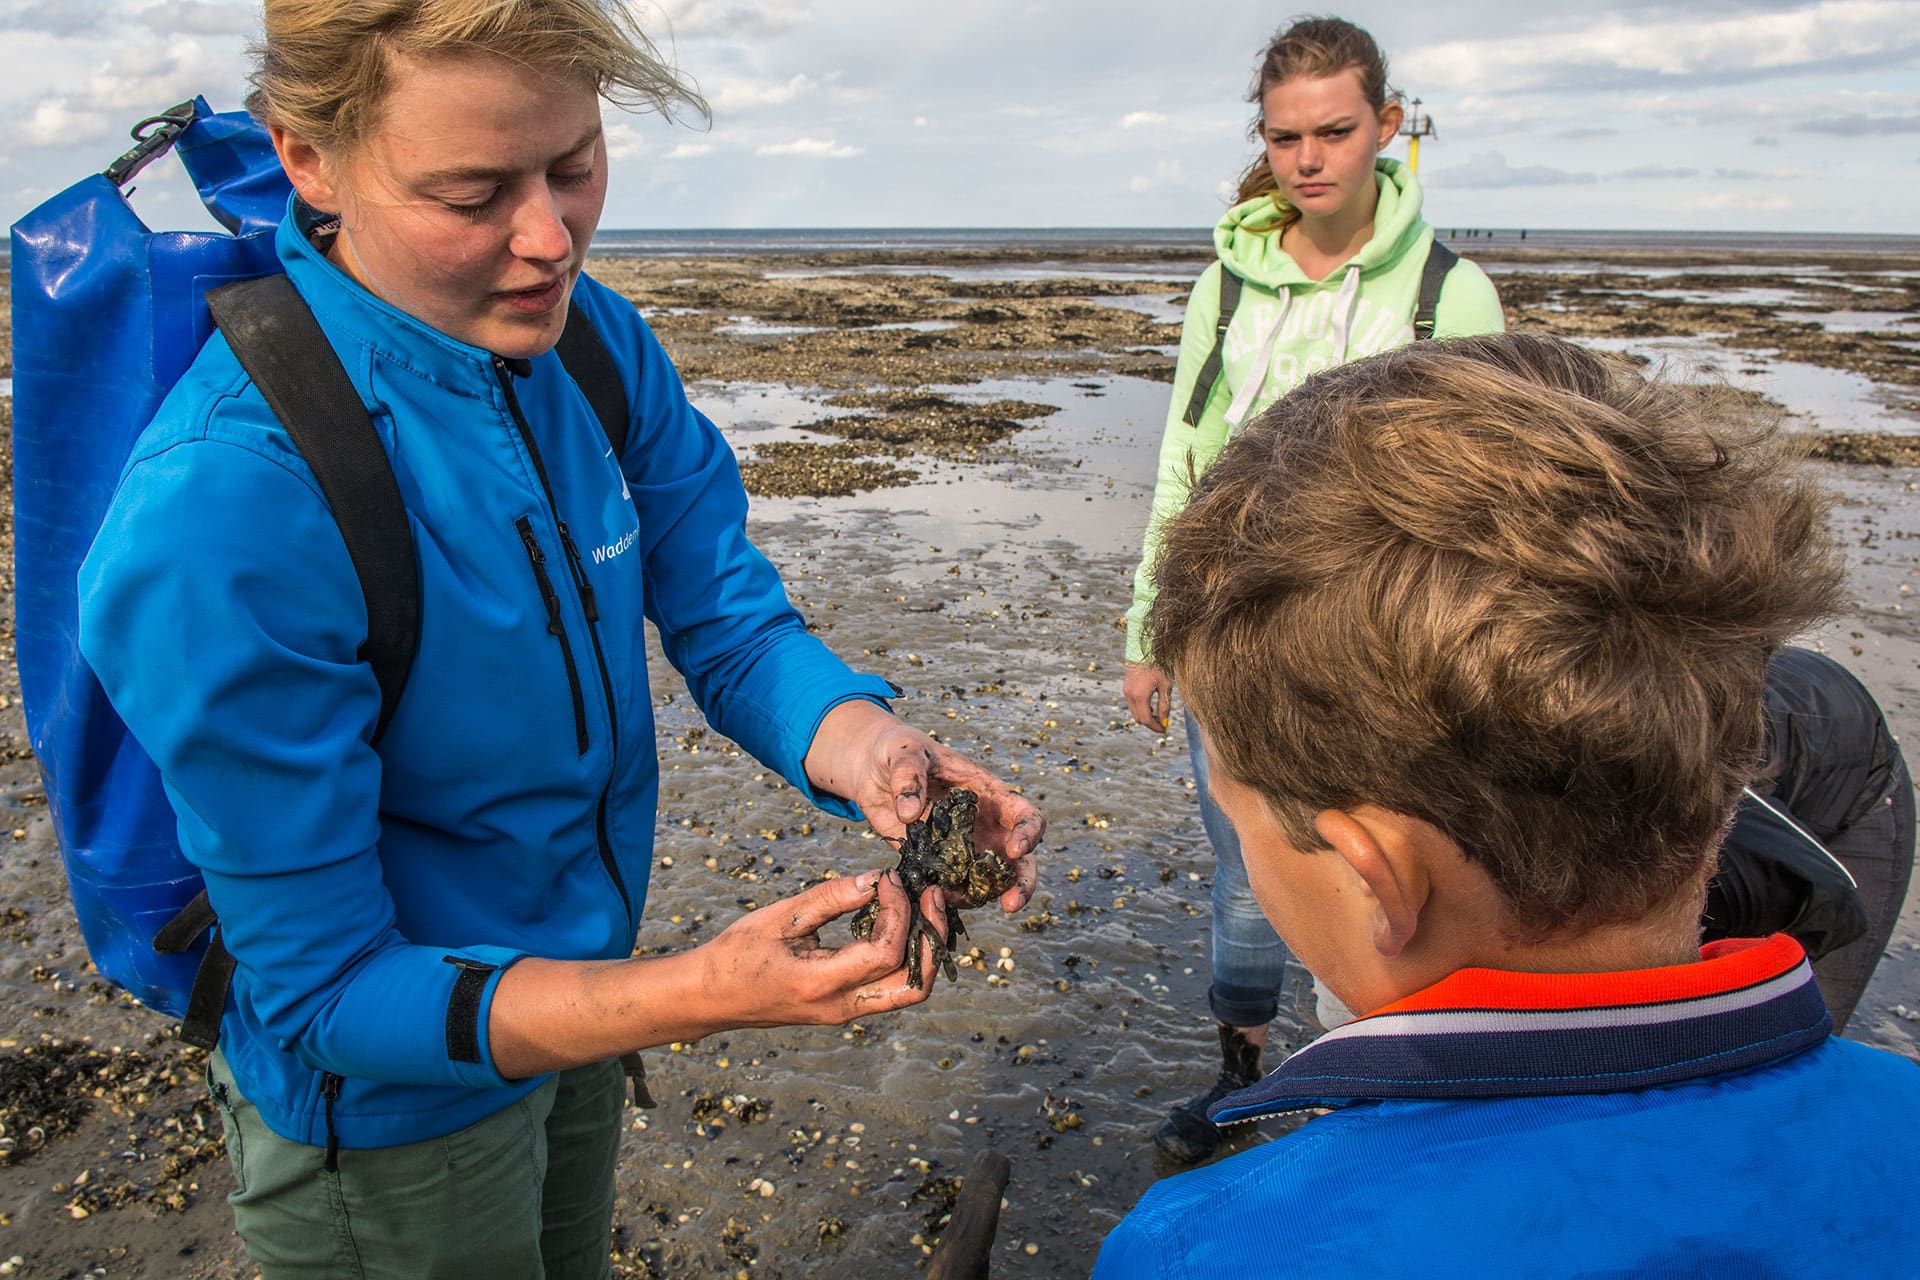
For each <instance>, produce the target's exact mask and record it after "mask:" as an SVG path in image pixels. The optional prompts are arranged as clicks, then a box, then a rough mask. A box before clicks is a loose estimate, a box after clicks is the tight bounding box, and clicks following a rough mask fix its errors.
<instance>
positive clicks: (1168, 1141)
mask: <svg viewBox="0 0 1920 1280" xmlns="http://www.w3.org/2000/svg"><path fill="white" fill-rule="evenodd" d="M1219 1025H1220V1060H1221V1067H1220V1078H1219V1079H1218V1080H1215V1081H1214V1082H1213V1088H1211V1089H1209V1090H1207V1091H1206V1092H1205V1093H1203V1094H1201V1095H1200V1096H1199V1097H1197V1098H1188V1099H1187V1100H1186V1101H1185V1102H1183V1103H1181V1104H1180V1105H1179V1106H1177V1107H1175V1108H1174V1109H1173V1110H1172V1111H1170V1112H1168V1113H1167V1118H1166V1119H1165V1120H1163V1121H1161V1122H1160V1128H1159V1129H1158V1130H1157V1131H1156V1132H1155V1133H1154V1135H1153V1145H1154V1146H1155V1147H1157V1148H1158V1149H1159V1151H1160V1154H1161V1155H1163V1156H1165V1157H1166V1158H1167V1159H1168V1160H1170V1161H1172V1162H1174V1163H1175V1164H1183V1165H1185V1164H1198V1163H1200V1162H1201V1161H1202V1160H1205V1159H1206V1158H1207V1157H1208V1156H1211V1155H1212V1154H1213V1153H1214V1152H1215V1151H1217V1150H1219V1148H1220V1143H1221V1142H1222V1141H1223V1135H1222V1134H1221V1132H1220V1129H1219V1128H1218V1127H1217V1126H1215V1124H1214V1123H1213V1121H1211V1120H1209V1119H1207V1108H1208V1107H1210V1106H1212V1105H1213V1104H1214V1103H1216V1102H1218V1101H1220V1099H1222V1098H1224V1097H1226V1096H1227V1095H1228V1094H1230V1093H1232V1092H1234V1091H1235V1090H1237V1089H1244V1088H1246V1087H1247V1086H1248V1085H1250V1084H1252V1083H1253V1082H1254V1081H1256V1080H1258V1079H1259V1078H1260V1046H1259V1045H1257V1044H1255V1043H1253V1041H1251V1040H1249V1039H1247V1038H1246V1037H1245V1036H1243V1035H1241V1034H1240V1030H1239V1028H1237V1027H1230V1026H1228V1025H1227V1024H1226V1023H1224V1022H1222V1023H1220V1024H1219Z"/></svg>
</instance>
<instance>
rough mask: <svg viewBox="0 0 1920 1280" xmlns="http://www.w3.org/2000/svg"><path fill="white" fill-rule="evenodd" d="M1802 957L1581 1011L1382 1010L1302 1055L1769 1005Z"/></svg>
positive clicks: (1795, 980) (1792, 981)
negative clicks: (1744, 983)
mask: <svg viewBox="0 0 1920 1280" xmlns="http://www.w3.org/2000/svg"><path fill="white" fill-rule="evenodd" d="M1806 968H1807V966H1806V963H1805V962H1804V961H1803V962H1801V964H1800V965H1799V966H1797V967H1796V968H1794V969H1790V970H1788V971H1787V972H1786V973H1783V974H1780V975H1779V976H1778V977H1774V978H1769V979H1767V980H1766V981H1765V982H1758V983H1755V984H1753V985H1752V986H1748V987H1742V988H1739V989H1736V990H1732V991H1721V992H1716V993H1714V994H1712V995H1704V996H1688V997H1686V998H1685V999H1682V1000H1672V1001H1663V1002H1662V1003H1660V1004H1626V1005H1620V1004H1616V1005H1587V1006H1584V1007H1582V1008H1578V1009H1425V1010H1420V1011H1418V1012H1413V1013H1387V1014H1377V1015H1375V1016H1374V1017H1371V1018H1361V1019H1358V1020H1356V1021H1353V1022H1349V1023H1347V1024H1346V1025H1345V1026H1342V1027H1337V1028H1335V1029H1334V1030H1332V1031H1329V1032H1328V1033H1327V1034H1326V1035H1324V1036H1322V1037H1320V1039H1318V1040H1316V1041H1314V1042H1313V1043H1312V1044H1310V1045H1308V1046H1307V1047H1306V1048H1304V1049H1302V1050H1301V1051H1300V1052H1301V1053H1314V1052H1317V1051H1320V1050H1321V1049H1322V1048H1323V1047H1326V1046H1329V1045H1331V1044H1336V1043H1338V1042H1340V1041H1342V1040H1349V1039H1359V1038H1362V1037H1366V1036H1423V1035H1450V1034H1454V1033H1457V1032H1461V1031H1532V1030H1555V1029H1560V1028H1571V1027H1627V1026H1649V1025H1655V1024H1660V1023H1668V1022H1672V1021H1673V1020H1674V1018H1675V1015H1676V1013H1679V1014H1680V1015H1682V1016H1685V1017H1699V1016H1703V1015H1706V1014H1713V1013H1722V1012H1727V1011H1731V1010H1736V1009H1745V1008H1751V1007H1753V1006H1756V1005H1760V1004H1764V1003H1766V1002H1767V1001H1769V1000H1771V999H1773V998H1775V997H1776V996H1778V995H1780V994H1781V993H1783V992H1785V991H1788V990H1790V989H1792V988H1794V987H1797V986H1799V985H1800V984H1801V983H1802V982H1804V981H1805V980H1806V976H1807V975H1806V973H1804V972H1802V971H1803V970H1805V969H1806Z"/></svg>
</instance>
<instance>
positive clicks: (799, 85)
mask: <svg viewBox="0 0 1920 1280" xmlns="http://www.w3.org/2000/svg"><path fill="white" fill-rule="evenodd" d="M819 87H820V86H819V84H818V82H816V81H815V80H814V79H813V78H812V77H811V76H808V75H806V74H805V73H804V72H803V73H801V74H799V75H796V76H793V77H791V78H789V79H788V80H787V81H786V82H785V83H783V84H764V83H761V82H759V81H756V80H738V79H734V80H723V81H721V82H720V83H719V86H718V87H717V88H714V89H710V90H708V91H707V93H706V97H707V105H708V106H710V107H712V108H713V109H714V110H715V111H752V110H754V109H755V108H757V107H780V106H785V105H786V104H787V103H789V102H792V101H793V100H794V99H795V98H797V97H799V96H800V95H802V94H805V93H812V92H813V91H815V90H816V89H818V88H819Z"/></svg>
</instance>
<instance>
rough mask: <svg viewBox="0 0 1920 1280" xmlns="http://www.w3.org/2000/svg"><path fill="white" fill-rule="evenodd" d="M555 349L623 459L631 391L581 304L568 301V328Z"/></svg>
mask: <svg viewBox="0 0 1920 1280" xmlns="http://www.w3.org/2000/svg"><path fill="white" fill-rule="evenodd" d="M553 349H554V351H555V352H556V353H557V354H558V355H559V356H560V363H561V364H563V365H565V366H566V367H567V372H568V373H569V374H571V375H573V380H574V381H575V382H577V383H579V384H580V390H582V391H583V392H585V393H586V396H587V403H588V404H590V405H592V406H593V412H594V414H595V416H597V417H598V418H599V419H600V429H601V430H602V431H604V432H606V433H607V443H608V444H609V445H612V446H613V456H614V457H615V458H619V457H620V456H621V455H622V454H624V453H625V452H626V451H627V417H628V410H627V393H626V391H625V390H624V389H623V388H622V387H621V386H620V370H619V368H618V367H617V366H616V365H615V364H614V362H613V353H612V352H610V351H608V350H607V344H606V343H605V342H604V341H603V340H602V339H601V337H600V331H599V330H598V329H596V328H594V327H593V321H591V320H589V319H587V313H586V312H584V311H582V310H581V309H580V304H579V303H577V302H569V303H568V304H567V327H566V328H564V329H562V330H561V331H560V341H559V342H557V343H555V344H554V348H553Z"/></svg>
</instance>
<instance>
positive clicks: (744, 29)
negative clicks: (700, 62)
mask: <svg viewBox="0 0 1920 1280" xmlns="http://www.w3.org/2000/svg"><path fill="white" fill-rule="evenodd" d="M663 14H664V16H665V19H666V21H665V22H662V21H661V17H662V15H663ZM634 16H635V17H636V18H637V19H638V20H639V22H640V29H641V30H643V31H645V32H647V33H648V34H649V35H653V34H655V33H658V34H660V35H667V34H669V33H670V34H671V35H672V37H673V38H674V39H675V40H726V39H733V38H736V37H743V36H744V37H750V38H755V39H766V38H768V37H772V36H780V35H785V34H786V33H788V32H790V31H793V30H795V29H797V28H800V27H804V26H807V25H809V24H810V23H811V22H812V19H813V13H812V11H811V9H810V8H809V7H808V6H807V5H805V4H801V3H795V2H794V0H758V2H757V3H756V2H752V0H731V2H730V3H729V2H727V0H718V2H716V0H660V3H659V4H658V5H645V4H642V5H636V6H634Z"/></svg>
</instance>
